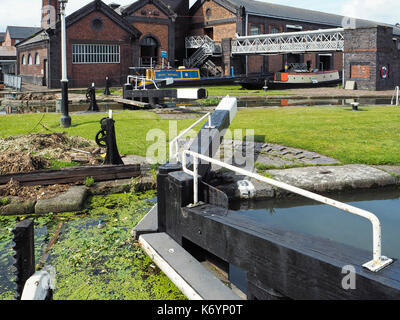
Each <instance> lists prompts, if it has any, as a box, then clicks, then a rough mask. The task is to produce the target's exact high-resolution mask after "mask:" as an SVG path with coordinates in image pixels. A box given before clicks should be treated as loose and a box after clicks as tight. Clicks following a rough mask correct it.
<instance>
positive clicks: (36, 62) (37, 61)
mask: <svg viewBox="0 0 400 320" xmlns="http://www.w3.org/2000/svg"><path fill="white" fill-rule="evenodd" d="M35 64H40V55H39V53H36V55H35Z"/></svg>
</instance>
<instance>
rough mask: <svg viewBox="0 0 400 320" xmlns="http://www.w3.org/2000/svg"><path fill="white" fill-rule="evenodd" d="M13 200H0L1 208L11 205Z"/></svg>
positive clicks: (5, 198)
mask: <svg viewBox="0 0 400 320" xmlns="http://www.w3.org/2000/svg"><path fill="white" fill-rule="evenodd" d="M10 202H11V200H10V199H9V198H7V197H4V198H0V207H1V206H6V205H8V204H10Z"/></svg>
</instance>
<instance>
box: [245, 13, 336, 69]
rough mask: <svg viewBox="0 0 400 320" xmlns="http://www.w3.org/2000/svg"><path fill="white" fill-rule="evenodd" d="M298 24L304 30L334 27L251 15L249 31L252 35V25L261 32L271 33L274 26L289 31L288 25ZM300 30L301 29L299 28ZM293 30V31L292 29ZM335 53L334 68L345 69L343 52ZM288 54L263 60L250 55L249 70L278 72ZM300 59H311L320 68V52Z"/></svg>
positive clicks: (314, 66) (282, 30)
mask: <svg viewBox="0 0 400 320" xmlns="http://www.w3.org/2000/svg"><path fill="white" fill-rule="evenodd" d="M288 24H289V25H296V26H301V27H303V29H302V31H311V30H318V29H326V28H332V26H326V25H321V24H313V23H306V22H298V21H290V20H282V19H274V18H269V17H258V16H249V22H248V32H249V35H250V30H251V26H259V28H260V30H261V33H265V34H267V33H271V31H272V29H273V28H276V29H278V30H279V32H288V30H287V27H286V25H288ZM299 31H300V30H299ZM291 32H293V31H291ZM332 54H333V64H332V68H331V69H334V70H339V71H341V70H342V69H343V54H342V53H341V52H334V53H332ZM287 59H288V58H287V55H269V56H266V57H265V58H264V60H262V59H261V58H259V57H254V56H253V57H251V56H250V57H249V72H250V73H251V72H260V70H261V67H262V66H263V68H262V70H264V71H269V72H277V71H280V70H282V69H283V68H284V65H285V62H286V60H287ZM300 60H301V61H302V62H306V61H311V66H312V67H313V68H317V69H318V68H319V65H318V54H317V53H307V54H301V55H300Z"/></svg>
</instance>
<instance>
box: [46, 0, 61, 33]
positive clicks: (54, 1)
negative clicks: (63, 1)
mask: <svg viewBox="0 0 400 320" xmlns="http://www.w3.org/2000/svg"><path fill="white" fill-rule="evenodd" d="M60 14H61V12H60V3H59V2H58V0H42V23H41V27H42V29H49V28H55V25H56V23H57V22H58V21H59V20H60Z"/></svg>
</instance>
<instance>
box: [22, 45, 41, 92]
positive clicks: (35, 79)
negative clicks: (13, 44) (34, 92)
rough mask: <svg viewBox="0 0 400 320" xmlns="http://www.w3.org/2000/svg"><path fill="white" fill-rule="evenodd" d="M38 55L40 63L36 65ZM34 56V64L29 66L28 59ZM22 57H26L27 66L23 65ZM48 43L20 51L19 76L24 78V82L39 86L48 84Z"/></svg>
mask: <svg viewBox="0 0 400 320" xmlns="http://www.w3.org/2000/svg"><path fill="white" fill-rule="evenodd" d="M36 54H39V57H40V61H39V64H36ZM29 55H31V56H32V64H28V57H29ZM22 56H24V57H25V64H22ZM46 60H47V42H42V43H40V44H36V45H35V46H31V47H29V46H27V47H25V48H22V49H19V50H18V63H19V65H18V70H19V72H18V73H19V75H21V76H22V79H23V81H26V82H29V83H33V84H37V85H40V86H42V85H45V84H46V82H45V81H46V76H47V75H46V73H47V65H46Z"/></svg>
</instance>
